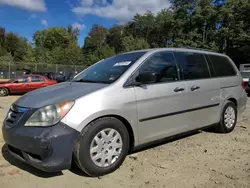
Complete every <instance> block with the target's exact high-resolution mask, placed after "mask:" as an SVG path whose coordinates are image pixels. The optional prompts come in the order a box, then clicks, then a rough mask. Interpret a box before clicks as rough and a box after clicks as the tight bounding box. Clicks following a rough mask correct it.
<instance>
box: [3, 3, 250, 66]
mask: <svg viewBox="0 0 250 188" xmlns="http://www.w3.org/2000/svg"><path fill="white" fill-rule="evenodd" d="M170 2H171V4H172V6H171V7H170V8H169V9H163V10H161V11H160V12H158V14H157V15H154V14H153V13H151V12H146V13H145V14H142V15H139V14H137V15H135V16H134V18H133V19H132V20H131V21H129V22H128V23H127V24H125V25H115V26H113V27H111V28H109V29H107V28H105V27H103V26H100V25H93V26H92V28H91V29H90V31H89V33H88V36H87V37H86V38H85V40H84V46H83V47H82V48H80V47H79V46H78V45H77V44H78V36H79V32H80V31H79V29H75V28H73V27H72V26H71V25H70V26H68V27H67V28H63V27H53V28H49V29H46V30H41V31H37V32H36V33H35V34H34V35H33V45H32V47H31V45H29V44H28V43H27V41H26V40H25V39H24V38H21V37H19V36H18V35H16V34H14V33H7V32H6V31H5V29H4V28H1V27H0V57H4V58H6V54H9V55H11V57H13V60H14V61H25V62H32V63H38V62H43V63H48V64H68V65H86V66H89V65H92V64H93V63H95V62H97V61H99V60H101V59H104V58H107V57H110V56H113V55H115V54H118V53H121V52H127V51H133V50H140V49H145V48H158V47H183V46H191V47H197V48H205V49H211V50H215V51H218V52H221V53H226V54H227V55H229V56H230V57H232V58H233V60H234V61H235V62H236V64H240V63H250V55H249V54H250V53H249V51H250V34H249V33H250V19H249V18H250V1H249V0H227V1H226V0H198V1H197V0H171V1H170Z"/></svg>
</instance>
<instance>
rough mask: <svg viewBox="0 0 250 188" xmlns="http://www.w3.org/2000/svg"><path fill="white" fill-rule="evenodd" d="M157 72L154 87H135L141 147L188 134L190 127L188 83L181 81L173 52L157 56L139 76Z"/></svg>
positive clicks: (161, 53) (143, 66) (148, 62)
mask: <svg viewBox="0 0 250 188" xmlns="http://www.w3.org/2000/svg"><path fill="white" fill-rule="evenodd" d="M144 71H145V72H147V71H152V72H156V73H157V75H158V80H157V82H156V83H153V84H145V85H141V86H139V87H135V92H136V99H137V110H138V120H139V121H138V128H139V142H140V144H142V143H146V142H150V141H154V140H158V139H161V138H164V137H167V136H171V135H174V134H178V133H181V132H184V131H187V130H188V128H189V115H190V114H189V113H184V112H185V110H187V109H188V107H189V106H188V105H187V104H188V103H187V101H188V98H187V91H186V85H185V82H182V81H181V80H180V79H179V73H178V68H177V66H176V62H175V59H174V55H173V53H172V52H168V51H164V52H157V53H155V54H153V55H152V56H151V57H150V58H149V59H147V60H146V61H145V62H144V63H143V65H142V66H141V67H140V68H139V69H138V71H137V72H136V74H139V73H143V72H144Z"/></svg>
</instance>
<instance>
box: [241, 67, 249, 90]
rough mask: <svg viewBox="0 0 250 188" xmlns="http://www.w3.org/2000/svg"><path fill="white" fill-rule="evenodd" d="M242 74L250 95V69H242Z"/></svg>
mask: <svg viewBox="0 0 250 188" xmlns="http://www.w3.org/2000/svg"><path fill="white" fill-rule="evenodd" d="M240 73H241V76H242V79H243V82H244V84H245V90H246V92H247V94H248V95H250V71H241V72H240Z"/></svg>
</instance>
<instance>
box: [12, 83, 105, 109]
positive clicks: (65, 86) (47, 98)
mask: <svg viewBox="0 0 250 188" xmlns="http://www.w3.org/2000/svg"><path fill="white" fill-rule="evenodd" d="M106 86H108V84H98V83H77V82H64V83H61V84H56V85H53V86H48V87H45V88H42V89H37V90H34V91H32V92H30V93H27V94H25V95H24V96H22V97H21V98H19V99H18V100H17V101H16V102H15V104H16V105H18V106H21V107H28V108H41V107H43V106H47V105H50V104H58V103H61V102H65V101H69V100H75V99H77V98H80V97H82V96H84V95H87V94H89V93H92V92H94V91H97V90H99V89H102V88H104V87H106Z"/></svg>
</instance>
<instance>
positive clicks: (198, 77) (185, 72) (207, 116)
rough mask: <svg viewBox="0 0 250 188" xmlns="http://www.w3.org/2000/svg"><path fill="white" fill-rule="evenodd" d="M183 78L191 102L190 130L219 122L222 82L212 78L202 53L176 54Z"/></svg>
mask: <svg viewBox="0 0 250 188" xmlns="http://www.w3.org/2000/svg"><path fill="white" fill-rule="evenodd" d="M175 57H176V60H177V62H178V64H179V67H180V69H181V78H182V79H183V80H184V81H185V82H186V86H187V96H188V99H189V100H188V101H189V104H188V105H189V111H190V113H192V115H191V116H190V118H191V119H192V122H190V129H196V128H200V127H204V126H207V125H211V124H214V123H216V122H218V114H220V113H219V103H220V82H219V81H218V79H214V78H211V74H213V72H212V71H210V68H209V65H208V62H207V61H206V59H205V56H204V55H203V54H202V53H193V52H176V53H175Z"/></svg>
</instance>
